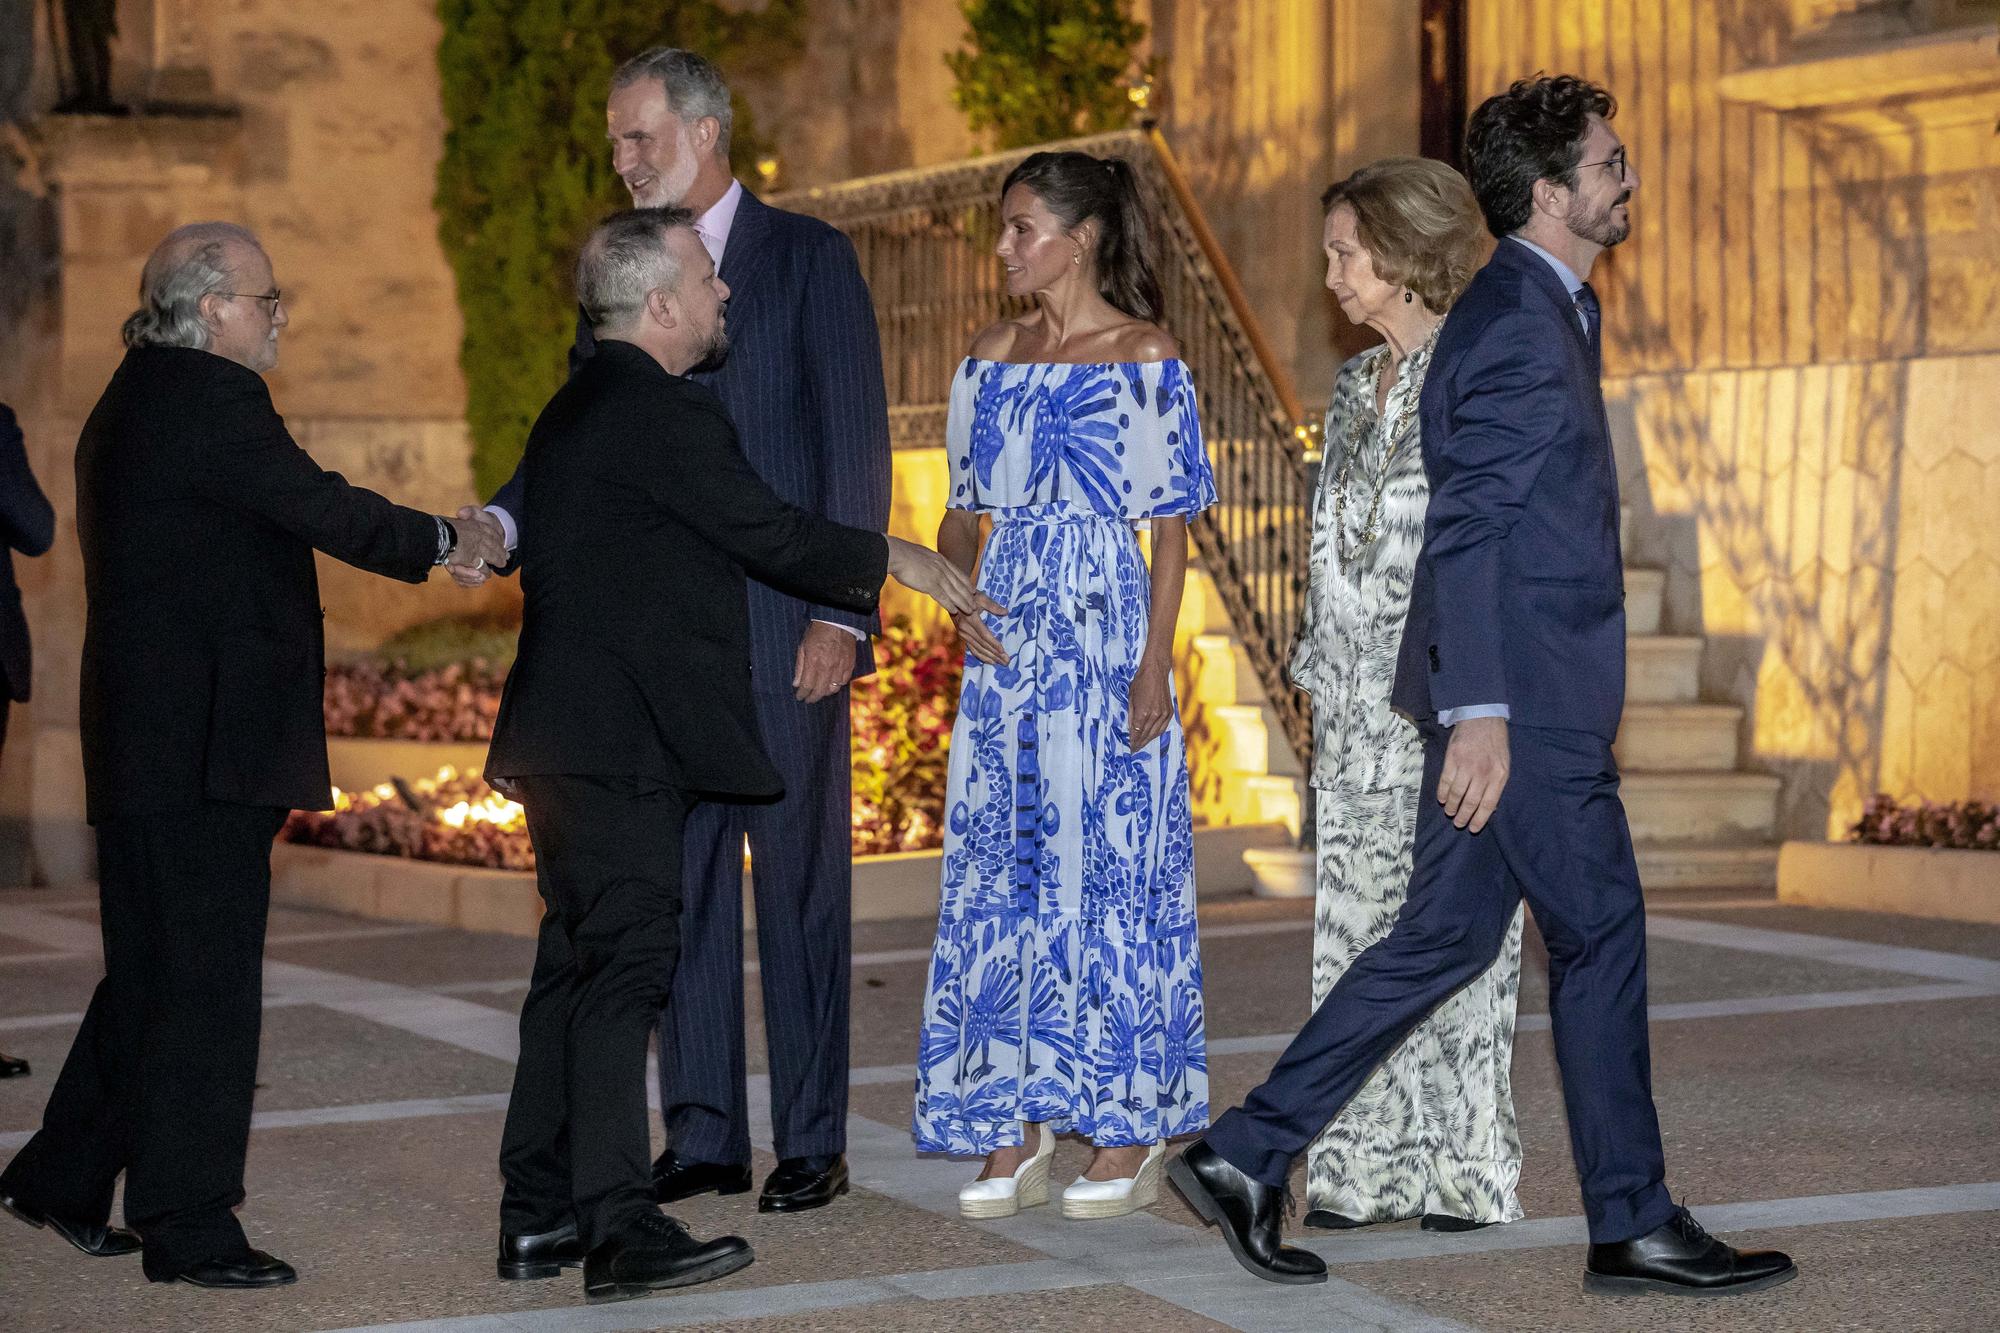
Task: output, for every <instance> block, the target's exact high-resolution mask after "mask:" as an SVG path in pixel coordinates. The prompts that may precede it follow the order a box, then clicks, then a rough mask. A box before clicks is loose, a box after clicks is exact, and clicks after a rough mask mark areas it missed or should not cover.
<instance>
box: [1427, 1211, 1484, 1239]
mask: <svg viewBox="0 0 2000 1333" xmlns="http://www.w3.org/2000/svg"><path fill="white" fill-rule="evenodd" d="M1417 1225H1418V1226H1419V1227H1422V1228H1423V1229H1424V1230H1425V1231H1438V1232H1443V1233H1444V1234H1445V1235H1448V1236H1449V1235H1456V1234H1458V1233H1459V1232H1463V1231H1478V1230H1481V1229H1482V1228H1485V1227H1490V1226H1492V1225H1493V1224H1492V1223H1491V1222H1475V1221H1473V1220H1472V1219H1471V1218H1469V1217H1453V1216H1452V1215H1451V1214H1450V1213H1425V1214H1424V1220H1423V1221H1421V1222H1419V1223H1417Z"/></svg>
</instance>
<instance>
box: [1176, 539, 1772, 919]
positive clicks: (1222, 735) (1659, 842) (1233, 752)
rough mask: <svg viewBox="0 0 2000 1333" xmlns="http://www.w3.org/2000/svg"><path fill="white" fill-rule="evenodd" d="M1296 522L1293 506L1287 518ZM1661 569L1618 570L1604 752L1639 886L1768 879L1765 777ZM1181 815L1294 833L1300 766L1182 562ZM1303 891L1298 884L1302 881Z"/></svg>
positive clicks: (1759, 885)
mask: <svg viewBox="0 0 2000 1333" xmlns="http://www.w3.org/2000/svg"><path fill="white" fill-rule="evenodd" d="M1299 521H1301V522H1303V521H1304V519H1303V516H1299ZM1665 584H1666V576H1665V574H1664V573H1663V572H1662V571H1660V570H1657V569H1641V568H1628V569H1627V570H1626V571H1625V618H1626V627H1627V631H1628V633H1629V635H1630V637H1629V639H1628V640H1627V648H1626V704H1625V718H1624V723H1623V725H1622V727H1621V728H1620V732H1619V736H1618V742H1617V745H1616V747H1615V752H1616V754H1617V757H1618V765H1619V769H1620V770H1621V772H1622V774H1623V783H1622V788H1621V790H1622V794H1623V796H1624V801H1625V810H1626V815H1627V817H1628V818H1629V820H1630V821H1631V826H1632V838H1633V841H1634V843H1635V844H1636V846H1637V850H1638V860H1639V877H1640V880H1641V881H1642V882H1643V883H1644V884H1645V886H1646V887H1647V888H1648V889H1653V890H1660V889H1685V888H1704V889H1743V890H1763V889H1769V888H1771V887H1772V886H1773V884H1774V883H1775V876H1776V871H1777V854H1778V849H1777V839H1776V832H1775V828H1776V820H1777V802H1778V779H1777V778H1775V777H1772V776H1770V775H1768V774H1763V773H1757V772H1753V771H1749V770H1748V769H1746V768H1745V767H1744V763H1743V752H1742V742H1743V737H1744V734H1745V719H1744V715H1743V710H1742V709H1741V708H1740V707H1738V706H1736V705H1734V704H1722V703H1709V702H1704V701H1703V700H1702V699H1701V688H1700V680H1701V659H1702V651H1703V647H1704V643H1703V640H1702V639H1701V638H1699V637H1696V636H1690V635H1680V634H1671V633H1666V632H1664V627H1663V625H1662V618H1661V611H1662V599H1663V593H1664V591H1665ZM1175 639H1176V649H1177V651H1176V653H1175V659H1176V661H1177V662H1178V663H1179V664H1180V680H1179V687H1180V691H1181V694H1180V697H1181V701H1182V707H1181V711H1182V716H1183V718H1184V719H1185V722H1186V726H1187V735H1188V757H1189V766H1190V768H1191V770H1192V775H1193V782H1194V804H1195V817H1196V818H1197V819H1198V820H1206V821H1208V822H1210V823H1214V824H1240V823H1251V824H1258V823H1282V824H1284V825H1286V826H1287V827H1288V828H1289V829H1291V830H1292V831H1293V832H1294V834H1296V833H1297V830H1298V826H1299V819H1300V816H1301V812H1302V810H1303V809H1304V799H1303V798H1304V787H1303V783H1304V777H1303V772H1302V770H1301V768H1300V765H1299V760H1298V757H1297V756H1296V755H1295V754H1293V753H1292V750H1291V747H1290V746H1289V745H1288V744H1287V743H1286V742H1285V739H1284V733H1283V731H1282V730H1281V729H1280V727H1279V724H1278V721H1277V718H1276V715H1275V713H1274V712H1273V711H1272V709H1271V707H1270V705H1269V703H1268V702H1267V701H1266V700H1265V697H1264V693H1263V690H1262V687H1261V686H1260V684H1259V682H1258V680H1257V675H1256V672H1255V671H1254V670H1253V669H1252V667H1251V665H1250V658H1249V654H1248V653H1247V652H1246V651H1245V650H1244V647H1243V645H1242V644H1241V643H1240V642H1239V641H1238V640H1237V638H1236V635H1235V633H1234V631H1233V629H1232V628H1231V626H1230V623H1229V617H1228V615H1227V613H1226V612H1225V611H1224V608H1223V604H1222V601H1221V598H1220V597H1219V595H1218V594H1217V592H1216V589H1215V586H1214V583H1213V582H1212V581H1211V579H1210V577H1209V575H1208V573H1207V572H1206V571H1205V570H1203V569H1201V568H1200V565H1199V562H1196V563H1195V564H1194V565H1193V566H1191V567H1190V569H1189V571H1188V584H1187V594H1186V596H1185V597H1184V599H1183V601H1182V606H1181V618H1180V622H1179V624H1178V625H1177V626H1176V630H1175ZM1306 889H1307V891H1308V892H1309V891H1310V883H1309V882H1308V884H1307V885H1306Z"/></svg>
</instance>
